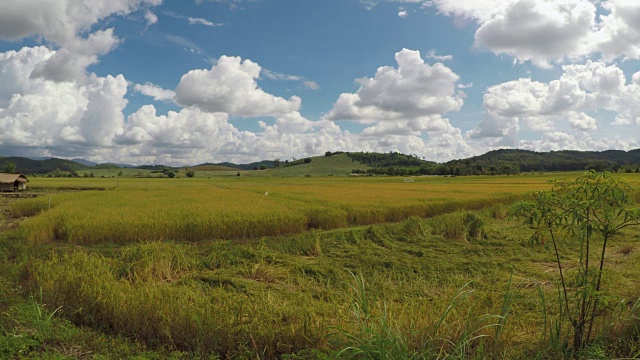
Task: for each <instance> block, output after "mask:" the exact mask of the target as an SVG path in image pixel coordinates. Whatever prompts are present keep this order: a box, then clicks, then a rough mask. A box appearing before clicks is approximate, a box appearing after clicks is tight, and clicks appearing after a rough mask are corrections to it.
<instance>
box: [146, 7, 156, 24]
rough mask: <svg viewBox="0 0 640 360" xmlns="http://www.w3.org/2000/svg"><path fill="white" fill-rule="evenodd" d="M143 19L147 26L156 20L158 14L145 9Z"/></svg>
mask: <svg viewBox="0 0 640 360" xmlns="http://www.w3.org/2000/svg"><path fill="white" fill-rule="evenodd" d="M144 19H145V20H146V21H147V27H149V26H151V25H153V24H155V23H157V22H158V15H156V14H154V13H152V12H151V11H149V10H147V11H145V13H144Z"/></svg>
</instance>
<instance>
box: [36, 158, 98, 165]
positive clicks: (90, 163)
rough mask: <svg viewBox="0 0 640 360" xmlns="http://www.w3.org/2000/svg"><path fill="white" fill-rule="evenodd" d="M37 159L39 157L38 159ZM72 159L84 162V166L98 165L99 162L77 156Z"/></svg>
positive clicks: (79, 162)
mask: <svg viewBox="0 0 640 360" xmlns="http://www.w3.org/2000/svg"><path fill="white" fill-rule="evenodd" d="M36 160H37V159H36ZM71 161H73V162H77V163H78V164H82V165H84V166H96V165H98V163H95V162H93V161H89V160H85V159H80V158H76V159H71Z"/></svg>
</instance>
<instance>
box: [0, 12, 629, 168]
mask: <svg viewBox="0 0 640 360" xmlns="http://www.w3.org/2000/svg"><path fill="white" fill-rule="evenodd" d="M638 59H640V3H639V2H636V1H632V0H608V1H598V0H475V1H472V0H431V1H425V0H377V1H375V0H324V1H312V0H309V1H300V0H215V1H211V0H201V1H193V0H190V1H166V0H165V1H163V0H120V1H110V0H20V1H19V0H11V1H8V2H5V3H3V4H2V5H0V83H2V84H5V86H3V87H2V88H0V155H23V156H55V157H68V158H74V157H82V158H85V159H88V160H93V161H97V162H106V161H111V162H126V163H132V164H143V163H164V164H171V165H180V164H184V165H193V164H196V163H202V162H221V161H234V162H250V161H255V160H260V159H275V158H280V159H290V158H292V157H297V158H300V157H304V156H314V155H321V154H323V153H324V152H325V151H338V150H343V151H379V152H387V151H401V152H404V153H410V154H416V155H418V156H420V157H424V158H426V159H428V160H434V161H447V160H450V159H456V158H464V157H469V156H473V155H477V154H481V153H484V152H487V151H489V150H492V149H497V148H524V149H531V150H537V151H549V150H561V149H576V150H605V149H624V150H629V149H634V148H639V147H640V142H639V141H638V135H639V134H640V132H639V131H638V129H639V128H638V127H639V126H640V72H639V71H640V66H639V64H640V63H639V61H638Z"/></svg>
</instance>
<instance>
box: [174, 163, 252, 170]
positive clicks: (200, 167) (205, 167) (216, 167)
mask: <svg viewBox="0 0 640 360" xmlns="http://www.w3.org/2000/svg"><path fill="white" fill-rule="evenodd" d="M186 168H188V169H189V170H191V171H238V170H241V169H240V168H234V167H228V166H221V165H204V164H203V165H198V166H187V167H186Z"/></svg>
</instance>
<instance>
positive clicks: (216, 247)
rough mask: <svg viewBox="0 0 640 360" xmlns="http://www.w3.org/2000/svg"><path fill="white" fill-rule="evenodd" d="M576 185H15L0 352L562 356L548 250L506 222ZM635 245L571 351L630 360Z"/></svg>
mask: <svg viewBox="0 0 640 360" xmlns="http://www.w3.org/2000/svg"><path fill="white" fill-rule="evenodd" d="M312 164H313V162H312ZM308 165H311V164H308ZM300 166H304V165H300ZM282 170H283V171H284V170H288V169H282ZM274 171H276V170H274ZM278 171H280V170H278ZM290 175H292V174H290ZM576 175H577V174H547V175H520V176H503V177H488V176H487V177H457V178H443V177H419V178H414V182H413V183H406V182H403V179H402V178H396V177H381V178H338V177H335V176H334V177H323V178H314V177H312V178H305V177H275V176H274V177H266V176H265V177H248V176H247V177H244V176H240V177H239V178H238V177H216V178H211V179H208V178H191V179H188V178H177V179H166V178H165V179H134V178H116V179H114V178H93V179H91V178H90V179H85V178H80V179H48V178H33V179H32V181H31V183H30V185H31V188H32V191H35V192H41V193H43V192H51V195H45V196H41V197H39V198H36V199H33V200H27V199H17V200H3V203H2V204H1V206H0V208H1V209H2V218H1V219H0V228H1V229H2V234H1V235H0V358H51V359H58V358H92V357H95V358H111V359H119V358H133V357H135V358H145V359H146V358H148V359H154V358H155V359H162V358H223V359H224V358H232V359H256V358H259V359H271V358H280V357H286V356H288V357H289V358H297V359H315V358H344V359H360V358H376V359H406V358H415V359H432V358H503V359H513V358H520V359H531V358H539V359H548V358H549V359H555V358H565V357H567V358H570V357H573V356H574V354H572V353H571V352H570V351H568V349H567V348H566V347H565V346H564V344H565V342H566V341H568V336H569V328H568V326H567V325H568V324H566V323H563V322H559V320H558V319H559V318H560V316H561V313H560V309H561V308H560V307H559V305H558V288H557V286H556V284H557V282H556V280H557V276H558V271H557V267H555V263H554V259H555V257H554V253H553V249H552V248H551V247H550V244H549V243H546V244H542V243H539V242H531V241H530V237H531V235H532V234H533V231H532V230H531V229H528V228H527V227H524V226H522V225H521V223H519V222H517V221H516V220H514V219H511V218H509V217H508V211H509V207H510V204H511V202H513V201H515V200H516V199H519V198H521V197H522V196H523V194H524V193H525V192H528V191H532V190H539V189H548V187H549V185H548V184H547V181H548V180H549V179H554V178H559V177H567V178H572V177H575V176H576ZM624 177H626V178H627V180H628V182H629V183H631V184H632V185H635V186H638V185H640V176H638V175H635V174H625V176H624ZM73 189H85V190H83V191H76V190H73ZM87 189H93V190H87ZM62 190H64V191H62ZM267 192H268V195H267V194H266V193H267ZM634 194H635V196H636V198H637V193H634ZM49 199H51V209H50V210H49ZM638 240H640V231H638V229H631V228H630V229H626V230H624V231H623V232H622V233H620V234H618V235H616V236H615V237H614V238H613V239H612V243H611V246H609V248H608V250H607V266H608V267H607V271H606V273H605V278H604V280H603V281H604V285H603V289H605V291H606V302H605V303H606V305H605V306H604V307H603V311H602V314H601V319H599V320H598V322H597V324H596V327H597V336H596V337H595V338H594V339H593V340H594V342H593V344H592V345H591V346H590V347H589V348H587V349H586V350H585V351H584V352H583V353H580V354H578V356H579V357H583V358H612V357H627V358H633V357H637V356H639V355H640V342H639V341H638V336H639V335H640V322H639V321H638V318H639V317H640V302H639V301H638V299H640V284H639V283H638V280H637V279H638V278H640V268H638V267H637V264H638V261H639V260H640V245H639V244H638ZM560 251H562V254H563V257H564V259H565V261H566V264H567V271H571V268H572V267H573V266H575V265H574V264H575V263H576V262H575V261H576V260H577V256H578V249H577V248H576V246H575V243H573V242H571V241H568V242H564V243H562V244H561V248H560Z"/></svg>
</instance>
